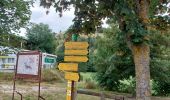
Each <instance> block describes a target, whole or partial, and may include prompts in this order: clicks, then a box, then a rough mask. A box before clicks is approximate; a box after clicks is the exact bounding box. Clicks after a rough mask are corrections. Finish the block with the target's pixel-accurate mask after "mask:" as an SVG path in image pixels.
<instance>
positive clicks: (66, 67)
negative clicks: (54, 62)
mask: <svg viewBox="0 0 170 100" xmlns="http://www.w3.org/2000/svg"><path fill="white" fill-rule="evenodd" d="M58 68H59V70H62V71H78V64H77V63H60V64H59V65H58Z"/></svg>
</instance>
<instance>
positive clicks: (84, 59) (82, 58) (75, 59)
mask: <svg viewBox="0 0 170 100" xmlns="http://www.w3.org/2000/svg"><path fill="white" fill-rule="evenodd" d="M64 61H70V62H87V61H88V58H87V57H86V56H65V57H64Z"/></svg>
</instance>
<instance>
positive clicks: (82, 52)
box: [58, 40, 89, 100]
mask: <svg viewBox="0 0 170 100" xmlns="http://www.w3.org/2000/svg"><path fill="white" fill-rule="evenodd" d="M74 41H76V40H74ZM64 46H65V51H64V54H65V55H66V56H64V61H65V62H69V63H60V64H59V66H58V68H59V70H62V71H68V72H65V79H67V80H68V86H67V97H66V100H75V97H76V96H75V94H76V90H75V84H76V83H75V82H77V81H79V73H76V71H78V63H80V62H87V61H88V58H87V55H88V47H89V44H88V42H65V43H64ZM70 62H71V63H70ZM71 71H72V72H71ZM73 71H74V72H73Z"/></svg>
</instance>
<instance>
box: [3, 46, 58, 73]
mask: <svg viewBox="0 0 170 100" xmlns="http://www.w3.org/2000/svg"><path fill="white" fill-rule="evenodd" d="M5 49H7V50H8V53H7V52H6V53H4V54H3V55H2V54H1V55H0V71H8V72H11V71H14V69H15V66H16V60H17V55H16V54H17V52H18V51H16V50H14V49H10V48H7V47H5V48H2V46H0V52H1V53H2V52H3V51H4V50H5ZM56 59H57V56H56V55H52V54H47V53H43V54H42V65H43V66H42V68H44V69H47V68H54V67H56Z"/></svg>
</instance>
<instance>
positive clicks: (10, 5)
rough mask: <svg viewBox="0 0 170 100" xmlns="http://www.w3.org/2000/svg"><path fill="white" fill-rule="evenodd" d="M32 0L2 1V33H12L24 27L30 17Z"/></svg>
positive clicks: (0, 3)
mask: <svg viewBox="0 0 170 100" xmlns="http://www.w3.org/2000/svg"><path fill="white" fill-rule="evenodd" d="M30 3H31V0H27V1H26V0H1V1H0V34H1V33H12V32H15V31H18V30H19V29H20V28H21V27H24V26H25V25H26V24H27V22H28V21H29V19H30V15H31V11H30Z"/></svg>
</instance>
